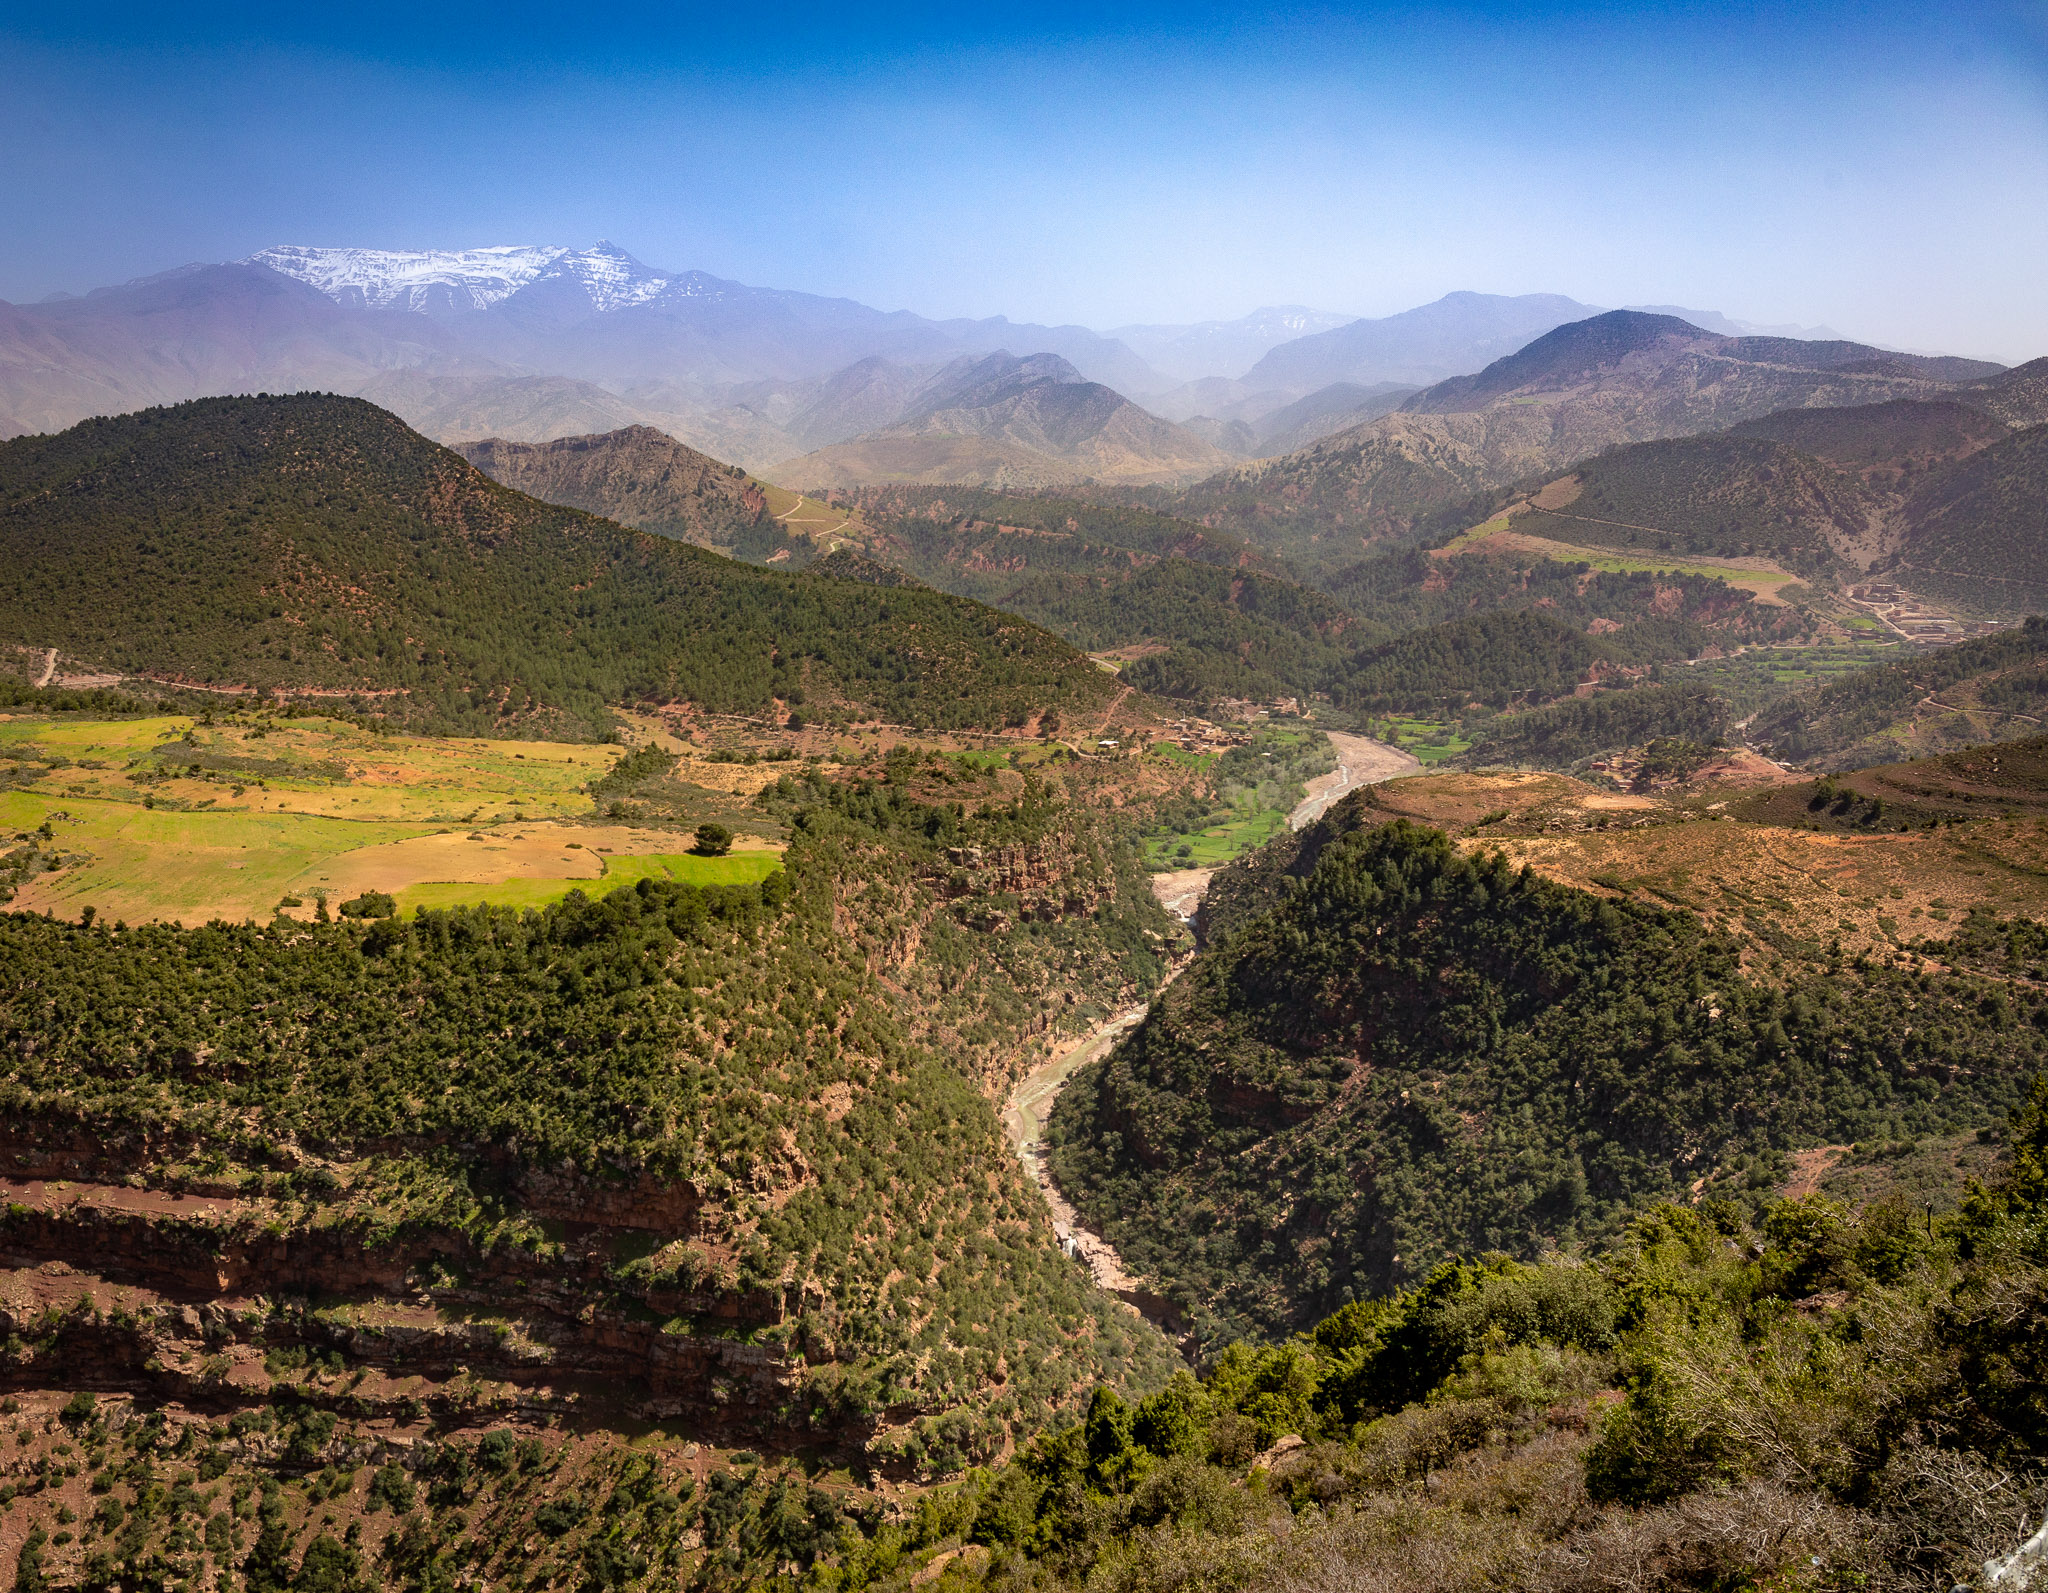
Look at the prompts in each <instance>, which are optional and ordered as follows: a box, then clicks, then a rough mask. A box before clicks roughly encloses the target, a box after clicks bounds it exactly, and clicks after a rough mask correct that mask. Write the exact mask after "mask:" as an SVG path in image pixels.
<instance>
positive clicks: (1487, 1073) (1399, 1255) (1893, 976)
mask: <svg viewBox="0 0 2048 1593" xmlns="http://www.w3.org/2000/svg"><path fill="white" fill-rule="evenodd" d="M1368 823H1369V809H1368V807H1367V806H1366V805H1365V803H1364V801H1363V797H1362V795H1361V796H1360V797H1353V798H1349V799H1347V800H1346V801H1345V802H1344V803H1341V804H1339V805H1338V807H1337V808H1335V809H1333V810H1332V812H1331V813H1330V814H1329V815H1326V816H1325V818H1324V819H1323V820H1321V821H1318V823H1317V824H1316V825H1315V826H1312V827H1311V828H1310V830H1309V831H1307V832H1304V834H1302V835H1300V836H1290V837H1287V838H1284V839H1282V840H1280V841H1276V842H1274V843H1272V848H1273V852H1274V856H1273V858H1271V859H1262V858H1259V857H1257V856H1256V855H1255V857H1254V858H1253V859H1250V860H1247V861H1246V862H1245V863H1242V864H1238V865H1233V870H1237V869H1242V870H1244V871H1246V872H1247V873H1248V874H1249V875H1250V876H1251V877H1252V880H1253V881H1254V882H1255V883H1253V884H1252V885H1251V888H1250V891H1249V894H1248V895H1247V894H1246V893H1245V892H1242V891H1240V892H1237V893H1235V894H1236V896H1237V897H1238V898H1239V900H1238V901H1237V904H1236V906H1235V907H1234V908H1233V909H1232V910H1231V913H1230V917H1229V923H1228V925H1227V926H1226V927H1224V928H1223V929H1222V930H1221V931H1220V932H1221V934H1222V938H1221V939H1220V941H1218V942H1217V943H1215V944H1214V945H1213V946H1212V948H1211V949H1210V950H1208V951H1205V952H1203V953H1202V954H1201V955H1200V956H1199V957H1198V958H1197V960H1196V962H1195V964H1194V966H1193V967H1191V968H1190V969H1189V970H1188V972H1187V973H1186V974H1184V975H1183V976H1182V977H1181V978H1180V979H1179V980H1177V981H1176V982H1175V983H1174V984H1173V985H1172V986H1171V987H1169V989H1168V990H1167V992H1166V993H1165V994H1164V996H1162V998H1161V999H1160V1000H1159V1001H1158V1002H1157V1003H1156V1004H1155V1005H1154V1007H1153V1010H1152V1012H1151V1014H1150V1015H1149V1016H1148V1018H1147V1019H1146V1021H1145V1023H1144V1024H1143V1025H1142V1026H1140V1028H1139V1029H1137V1030H1136V1031H1135V1032H1134V1033H1133V1034H1132V1036H1131V1037H1130V1038H1129V1039H1128V1040H1126V1041H1125V1042H1124V1043H1123V1044H1122V1045H1121V1046H1120V1047H1119V1048H1118V1049H1117V1050H1116V1051H1115V1052H1114V1053H1113V1054H1112V1055H1111V1056H1110V1057H1109V1058H1108V1060H1107V1061H1105V1062H1104V1063H1102V1064H1100V1065H1098V1066H1096V1067H1094V1068H1091V1069H1089V1070H1087V1071H1086V1072H1084V1073H1083V1074H1081V1075H1080V1076H1078V1077H1077V1079H1076V1081H1075V1082H1074V1084H1073V1085H1071V1086H1070V1087H1069V1089H1068V1091H1067V1093H1066V1094H1065V1095H1063V1096H1062V1097H1061V1100H1060V1103H1059V1106H1058V1108H1057V1110H1056V1112H1055V1114H1054V1118H1053V1123H1052V1128H1051V1137H1052V1140H1053V1143H1054V1147H1055V1148H1054V1151H1053V1158H1052V1159H1053V1165H1054V1167H1055V1168H1056V1170H1057V1172H1058V1174H1059V1177H1060V1179H1061V1184H1062V1187H1063V1188H1065V1189H1067V1190H1069V1191H1070V1192H1072V1195H1073V1198H1074V1199H1075V1201H1076V1204H1077V1205H1078V1206H1079V1208H1080V1209H1081V1210H1082V1212H1083V1213H1084V1215H1086V1216H1088V1217H1089V1218H1090V1220H1091V1221H1094V1222H1097V1223H1099V1224H1100V1225H1101V1226H1102V1231H1103V1232H1104V1233H1105V1235H1107V1236H1108V1237H1109V1238H1110V1239H1111V1240H1112V1242H1113V1243H1115V1244H1116V1245H1117V1246H1118V1248H1119V1250H1120V1251H1121V1253H1122V1254H1123V1255H1124V1257H1125V1260H1126V1263H1127V1264H1128V1265H1131V1266H1132V1267H1133V1268H1134V1269H1135V1270H1138V1271H1140V1272H1142V1273H1144V1274H1147V1275H1149V1276H1150V1277H1151V1278H1152V1279H1153V1280H1155V1286H1157V1287H1160V1288H1163V1289H1164V1290H1166V1291H1167V1292H1168V1293H1170V1294H1171V1295H1172V1296H1173V1297H1174V1298H1176V1299H1177V1300H1179V1301H1181V1302H1182V1303H1183V1306H1184V1308H1185V1309H1187V1310H1188V1311H1189V1312H1190V1313H1191V1314H1195V1315H1197V1316H1199V1317H1201V1318H1204V1319H1206V1320H1208V1321H1210V1322H1211V1323H1212V1324H1213V1328H1212V1330H1213V1331H1229V1330H1231V1329H1238V1328H1244V1327H1252V1326H1256V1327H1258V1328H1261V1329H1264V1330H1267V1331H1274V1330H1278V1329H1281V1328H1285V1327H1292V1326H1299V1325H1302V1324H1304V1323H1305V1322H1307V1321H1309V1320H1312V1319H1313V1318H1314V1316H1316V1315H1317V1314H1319V1313H1320V1312H1322V1311H1324V1310H1328V1309H1333V1308H1334V1307H1335V1306H1336V1305H1337V1304H1341V1303H1342V1302H1343V1301H1344V1300H1345V1299H1347V1298H1349V1297H1350V1296H1351V1295H1352V1294H1354V1293H1355V1294H1356V1295H1358V1296H1361V1297H1362V1296H1366V1295H1369V1294H1374V1293H1378V1292H1381V1291H1384V1290H1386V1289H1388V1288H1390V1287H1393V1286H1397V1285H1399V1284H1401V1283H1403V1282H1406V1281H1408V1280H1411V1279H1415V1278H1419V1277H1422V1276H1424V1275H1426V1274H1427V1273H1428V1271H1429V1269H1430V1268H1431V1267H1433V1266H1434V1265H1435V1264H1436V1263H1437V1262H1438V1261H1439V1260H1440V1259H1443V1258H1445V1257H1447V1256H1453V1255H1457V1254H1460V1253H1471V1252H1476V1251H1481V1250H1505V1251H1509V1252H1512V1253H1519V1254H1524V1255H1533V1254H1536V1253H1538V1252H1540V1251H1541V1250H1543V1249H1544V1248H1546V1247H1548V1246H1550V1245H1553V1244H1560V1243H1569V1242H1572V1241H1574V1240H1578V1239H1583V1238H1586V1237H1589V1236H1592V1235H1596V1234H1600V1233H1603V1232H1608V1231H1611V1230H1613V1229H1614V1228H1616V1227H1617V1226H1619V1225H1620V1224H1621V1223H1623V1222H1625V1221H1626V1220H1627V1218H1628V1217H1629V1215H1630V1214H1631V1213H1632V1212H1634V1211H1636V1210H1638V1209H1640V1208H1641V1207H1642V1206H1644V1205H1646V1204H1648V1203H1649V1202H1652V1201H1656V1200H1661V1199H1670V1198H1673V1197H1674V1196H1680V1195H1682V1194H1683V1192H1684V1191H1685V1189H1686V1188H1687V1186H1688V1185H1689V1184H1690V1183H1691V1182H1692V1181H1693V1180H1694V1179H1695V1178H1697V1177H1699V1176H1701V1174H1703V1173H1705V1172H1707V1171H1709V1170H1710V1169H1712V1168H1714V1167H1716V1166H1720V1165H1725V1164H1726V1163H1728V1162H1729V1161H1730V1160H1731V1159H1734V1158H1740V1157H1743V1156H1746V1155H1748V1154H1750V1153H1753V1152H1757V1151H1762V1150H1765V1149H1768V1148H1772V1147H1784V1146H1788V1145H1797V1144H1814V1143H1820V1142H1823V1141H1848V1140H1851V1139H1854V1138H1856V1137H1857V1136H1859V1135H1861V1134H1864V1133H1867V1132H1870V1131H1871V1130H1872V1129H1873V1128H1874V1127H1876V1126H1879V1125H1881V1124H1883V1123H1885V1122H1888V1121H1891V1120H1894V1119H1896V1120H1899V1121H1909V1122H1911V1123H1912V1124H1913V1125H1914V1126H1915V1127H1916V1129H1918V1130H1920V1131H1922V1132H1926V1131H1933V1130H1937V1129H1945V1130H1949V1131H1953V1130H1955V1129H1957V1128H1965V1127H1969V1126H1971V1125H1974V1124H1976V1123H1979V1122H1986V1121H1989V1120H1990V1119H1991V1117H1992V1116H1994V1115H1995V1114H1996V1113H1998V1112H2001V1111H2004V1110H2006V1109H2008V1108H2009V1107H2011V1106H2012V1105H2013V1104H2015V1103H2016V1102H2017V1101H2018V1099H2019V1098H2020V1096H2021V1095H2022V1094H2023V1093H2024V1089H2025V1083H2026V1079H2027V1078H2028V1077H2029V1076H2030V1074H2031V1071H2032V1069H2033V1068H2034V1066H2035V1065H2036V1063H2035V1060H2034V1055H2035V1052H2034V1046H2035V1041H2034V1039H2033V1036H2032V1031H2031V1028H2028V1027H2022V1028H2018V1029H2013V1028H2011V1027H2008V1026H2006V1025H2003V1024H2000V1023H1997V1022H1989V1023H1985V1024H1973V1023H1971V1022H1969V1021H1967V1020H1966V1021H1965V1022H1963V1023H1962V1024H1961V1025H1960V1026H1946V1027H1944V1028H1941V1029H1936V1030H1930V1029H1929V1028H1928V1027H1927V1026H1926V1025H1925V1024H1924V1023H1920V1024H1917V1025H1916V1023H1915V1022H1914V1021H1913V1020H1912V1019H1910V1018H1908V1017H1907V1016H1906V1014H1907V1012H1908V1011H1909V1010H1910V1007H1911V1004H1912V1003H1914V1002H1916V1001H1918V1000H1920V999H1922V993H1921V992H1919V991H1917V990H1916V989H1915V988H1914V984H1913V982H1912V981H1911V980H1910V979H1909V978H1907V977H1906V976H1904V975H1902V974H1898V973H1893V972H1888V971H1886V970H1884V969H1881V968H1876V967H1871V968H1868V969H1867V970H1859V971H1856V972H1854V973H1852V972H1850V971H1848V970H1846V969H1842V968H1840V967H1837V968H1834V969H1832V970H1830V972H1829V975H1828V977H1827V978H1825V979H1815V980H1812V981H1811V982H1809V981H1808V979H1807V978H1806V977H1805V976H1803V975H1800V974H1797V973H1794V974H1792V975H1790V976H1788V978H1787V980H1786V982H1785V983H1784V984H1783V985H1781V986H1777V987H1767V986H1763V985H1759V984H1754V983H1752V982H1751V981H1750V980H1749V979H1748V978H1746V977H1745V976H1744V975H1743V974H1742V972H1741V971H1740V969H1739V967H1738V965H1737V961H1736V957H1735V954H1734V949H1733V946H1732V943H1731V942H1729V941H1728V940H1727V939H1725V938H1723V937H1721V936H1718V935H1716V934H1715V933H1713V932H1710V931H1708V930H1706V929H1705V928H1704V927H1703V926H1702V924H1701V922H1700V920H1699V919H1698V918H1696V917H1694V916H1692V915H1691V914H1688V913H1674V912H1670V911H1666V910H1663V909H1660V908H1654V907H1648V906H1644V905H1641V904H1639V903H1637V902H1634V901H1632V900H1625V899H1624V900H1604V901H1603V900H1602V899H1600V898H1599V897H1597V896H1595V895H1592V894H1590V893H1587V892H1582V891H1578V890H1573V889H1570V888H1568V887H1565V886H1561V885H1557V884H1553V883H1551V882H1549V881H1547V880H1544V879H1541V878H1539V877H1538V876H1536V875H1535V874H1533V873H1531V872H1529V871H1527V870H1523V871H1520V872H1517V871H1515V870H1513V869H1511V868H1509V867H1508V866H1507V865H1506V864H1505V863H1504V862H1502V861H1500V860H1499V859H1497V858H1492V859H1490V858H1489V857H1487V856H1486V855H1476V856H1467V855H1462V854H1461V853H1460V852H1459V851H1458V850H1457V848H1455V847H1454V846H1453V845H1452V844H1451V843H1450V842H1449V841H1448V840H1447V839H1445V838H1444V837H1443V836H1442V835H1441V834H1438V833H1436V832H1434V831H1427V830H1420V829H1417V828H1414V827H1412V826H1410V825H1408V824H1406V823H1405V822H1400V821H1397V822H1395V823H1393V824H1389V825H1383V826H1379V827H1376V828H1375V827H1367V826H1368ZM1228 872H1230V871H1226V873H1228ZM1219 883H1221V879H1219ZM1212 888H1213V887H1212ZM1232 895H1233V891H1232V888H1231V887H1230V886H1228V885H1225V886H1224V897H1225V899H1230V898H1231V897H1232ZM2023 999H2024V1000H2025V1001H2026V1002H2028V1003H2029V1004H2030V1005H2031V1004H2032V1003H2035V1002H2037V1001H2038V999H2039V998H2038V996H2036V995H2032V994H2028V995H2026V996H2024V998H2023ZM1929 1067H1937V1068H1938V1069H1940V1070H1945V1069H1947V1068H1949V1067H1954V1068H1956V1069H1957V1070H1958V1072H1957V1073H1954V1074H1948V1075H1947V1077H1948V1078H1949V1080H1950V1081H1951V1082H1949V1083H1947V1084H1946V1085H1943V1084H1940V1083H1937V1082H1935V1081H1934V1080H1933V1079H1931V1078H1930V1077H1929V1076H1928V1069H1929Z"/></svg>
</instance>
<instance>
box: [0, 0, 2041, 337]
mask: <svg viewBox="0 0 2048 1593" xmlns="http://www.w3.org/2000/svg"><path fill="white" fill-rule="evenodd" d="M25 9H26V8H18V10H17V11H10V12H6V13H0V148H5V149H6V150H7V151H8V152H9V154H8V158H7V160H6V161H5V162H0V215H4V216H5V217H6V218H7V220H6V225H5V226H4V227H0V297H5V298H9V299H13V300H16V301H24V300H31V299H34V298H38V297H40V296H42V295H43V294H45V293H48V292H51V291H53V290H59V289H62V290H70V291H79V290H83V289H86V288H90V287H93V286H97V285H101V284H105V283H109V282H116V281H121V280H124V279H126V278H129V277H132V276H136V275H141V274H144V273H147V272H151V271H156V270H162V269H165V268H167V267H170V266H174V265H178V264H181V263H183V262H186V261H189V260H217V259H228V258H234V257H237V256H240V255H244V254H247V253H249V252H251V251H252V250H255V249H257V248H261V247H263V246H265V245H267V244H271V243H281V242H294V243H329V244H333V243H358V244H370V245H379V246H385V247H459V246H463V245H473V244H481V243H509V242H559V243H577V244H581V243H589V242H592V241H595V240H596V239H597V238H600V237H608V238H611V239H613V240H615V241H616V242H618V243H620V244H622V245H624V246H625V247H626V248H628V249H630V250H632V251H633V252H634V253H635V254H637V255H639V256H640V257H641V258H643V259H645V260H648V261H649V262H651V263H653V264H657V265H663V266H671V267H699V268H702V269H705V270H709V271H713V272H716V273H719V274H722V275H726V276H732V277H737V278H740V279H741V280H743V281H748V282H755V283H762V284H769V285H775V286H785V287H796V288H804V289H808V290H811V291H815V292H824V293H838V294H845V295H848V296H850V297H854V298H859V299H862V300H864V301H866V302H869V303H872V304H878V305H882V306H884V307H888V308H899V307H900V308H911V309H916V310H919V311H921V312H924V313H926V314H973V315H987V314H996V313H1003V314H1008V315H1011V316H1013V317H1015V318H1018V319H1032V320H1047V321H1079V322H1084V323H1086V324H1089V325H1095V326H1111V325H1116V324H1119V323H1123V322H1127V321H1136V320H1160V321H1173V320H1188V319H1196V318H1202V317H1209V316H1231V315H1237V314H1241V313H1243V312H1244V311H1246V310H1249V309H1251V308H1252V307H1254V306H1255V305H1259V304H1266V303H1285V302H1296V303H1306V304H1312V305H1317V306H1320V307H1326V308H1330V309H1336V310H1344V311H1350V312H1353V313H1359V314H1385V313H1388V312H1391V311H1394V310H1398V309H1402V308H1406V307H1407V306H1409V305H1412V304H1416V303H1419V302H1422V301H1425V300H1428V299H1431V298H1435V297H1436V296H1437V295H1439V294H1441V293H1443V292H1446V291H1448V290H1450V289H1453V288H1476V289H1480V290H1484V291H1491V292H1531V291H1552V292H1561V293H1568V294H1571V295H1573V296H1574V297H1577V298H1580V299H1583V300H1586V301H1589V302H1593V303H1600V304H1623V303H1673V304H1685V305H1691V306H1694V307H1696V308H1703V309H1719V310H1722V311H1725V312H1726V313H1728V314H1731V315H1735V316H1739V317H1742V318H1745V319H1751V320H1758V321H1767V322H1778V321H1793V322H1800V323H1806V324H1812V323H1819V322H1825V323H1827V324H1829V325H1832V326H1835V327H1838V328H1840V329H1841V330H1843V331H1845V332H1848V333H1850V334H1852V335H1856V336H1862V337H1868V338H1872V339H1875V340H1878V341H1883V342H1887V343H1891V344H1895V345H1898V346H1902V347H1913V348H1928V349H1946V350H1953V351H1955V352H1961V353H1970V354H1980V355H1985V356H1989V357H1993V358H2003V359H2008V360H2012V359H2022V358H2028V357H2032V356H2035V355H2039V354H2043V353H2048V9H2044V7H2043V6H2042V5H2041V4H2040V3H2039V0H2034V3H2024V4H2023V3H1995V4H1961V5H1955V4H1948V5H1926V4H1921V5H1916V6H1911V7H1906V6H1896V7H1887V6H1884V5H1878V6H1870V5H1864V6H1856V7H1850V6H1754V5H1753V6H1727V5H1694V6H1659V7H1647V6H1621V5H1606V6H1600V5H1576V6H1560V5H1534V4H1530V5H1490V6H1484V7H1479V6H1466V7H1451V8H1437V9H1430V8H1426V7H1417V6H1403V7H1399V8H1394V7H1387V8H1377V9H1376V8H1363V7H1330V8H1323V9H1314V8H1292V9H1286V10H1282V9H1275V8H1256V9H1254V8H1248V7H1233V8H1222V7H1208V8H1204V7H1201V6H1198V5H1176V6H1171V7H1166V6H1159V7H1147V6H1144V5H1137V6H1126V7H1121V8H1115V9H1114V10H1113V11H1112V10H1110V9H1109V8H1103V7H1100V6H1095V7H1088V8H1081V7H1048V6H1037V7H1030V8H1025V7H1019V6H994V7H990V6H980V7H976V8H972V9H971V14H963V13H964V12H967V11H968V10H969V8H963V7H958V6H954V7H948V8H945V9H941V8H938V7H931V8H919V7H909V6H896V7H888V8H870V9H867V10H864V11H856V10H851V9H848V8H845V7H838V8H830V9H828V8H825V7H817V8H804V7H792V6H779V5H775V4H765V5H736V4H729V5H725V6H721V7H719V8H716V9H703V8H696V7H693V6H690V5H687V4H674V3H671V4H664V5H660V6H651V5H650V6H641V5H636V4H633V3H630V0H626V3H613V4H602V5H589V6H582V7H575V6H565V5H562V4H559V3H557V4H555V5H552V6H548V7H540V6H523V5H517V4H514V5H494V6H489V7H485V6H481V5H478V6H464V7H448V6H434V5H431V4H424V3H423V4H419V5H414V6H409V7H400V6H396V5H386V4H380V3H377V0H370V3H368V4H364V5H355V6H348V7H326V8H311V7H308V8H299V9H298V10H296V11H295V12H294V14H291V15H284V14H281V13H282V12H284V11H286V10H287V9H288V8H282V7H277V6H275V5H264V6H255V5H205V4H199V5H187V6H177V7H164V6H152V7H148V8H143V7H125V6H121V5H111V6H102V7H98V8H95V9H93V10H91V11H89V12H88V11H86V10H85V9H83V8H78V7H69V6H63V5H59V6H55V7H46V8H41V9H39V10H37V11H36V13H35V14H34V15H33V16H27V15H21V14H20V11H22V10H25Z"/></svg>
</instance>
